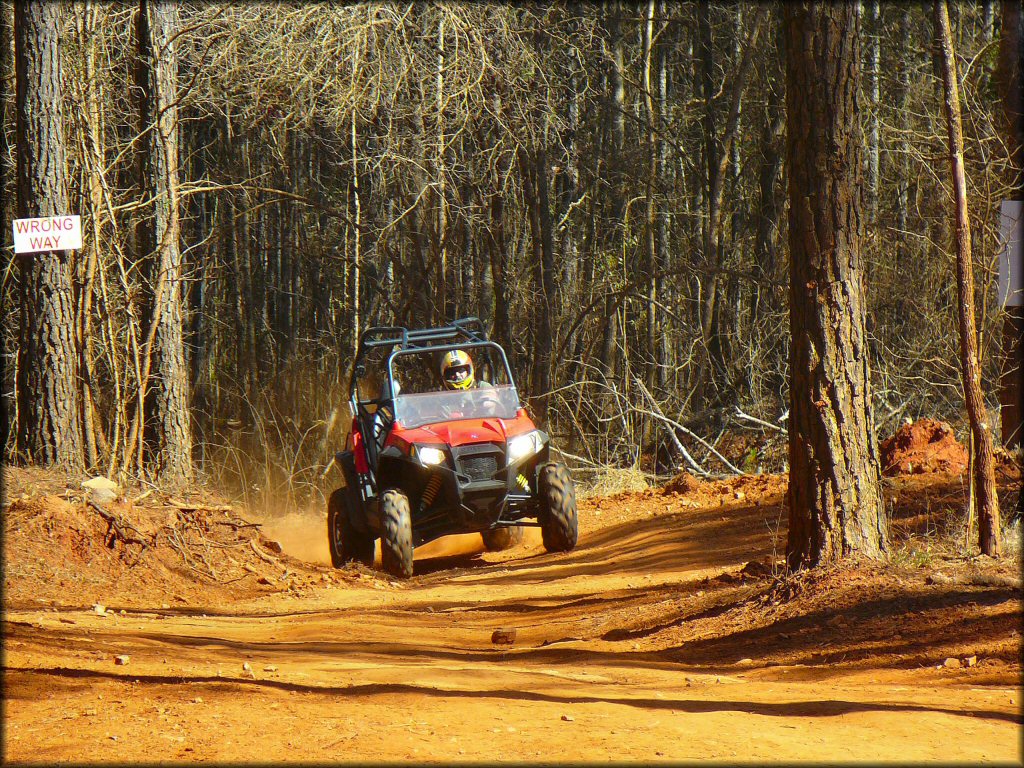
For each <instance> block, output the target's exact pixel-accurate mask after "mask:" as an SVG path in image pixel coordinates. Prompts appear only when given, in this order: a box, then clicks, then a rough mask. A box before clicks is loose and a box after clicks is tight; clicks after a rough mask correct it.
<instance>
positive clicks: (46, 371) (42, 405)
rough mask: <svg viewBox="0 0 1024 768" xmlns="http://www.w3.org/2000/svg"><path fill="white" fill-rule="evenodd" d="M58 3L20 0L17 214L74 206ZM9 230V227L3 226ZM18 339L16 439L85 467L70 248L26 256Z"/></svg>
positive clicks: (38, 455)
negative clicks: (66, 144)
mask: <svg viewBox="0 0 1024 768" xmlns="http://www.w3.org/2000/svg"><path fill="white" fill-rule="evenodd" d="M60 16H61V7H60V6H59V5H57V4H56V3H48V2H42V1H40V2H34V1H32V0H27V1H26V2H19V3H15V6H14V37H15V70H16V77H17V87H16V92H17V166H18V168H17V194H18V209H17V210H18V216H19V218H29V217H38V216H57V215H66V214H68V213H70V211H69V210H68V196H67V186H66V179H65V174H66V167H65V163H64V120H63V109H62V108H61V68H60V59H59V45H58V29H59V24H60ZM5 234H6V233H5ZM19 263H20V266H21V270H20V272H21V335H20V339H19V345H18V446H19V452H21V453H22V454H23V455H24V456H25V457H27V458H28V459H29V460H31V461H33V462H37V463H39V464H45V465H59V466H62V467H66V468H78V467H81V466H82V459H83V453H82V421H81V419H82V410H81V393H80V389H79V382H78V379H79V358H78V354H77V351H76V345H75V312H74V306H73V302H74V295H73V287H72V266H71V265H72V252H71V251H46V252H41V253H35V254H27V255H23V256H21V257H20V259H19Z"/></svg>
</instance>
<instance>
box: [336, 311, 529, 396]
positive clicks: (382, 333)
mask: <svg viewBox="0 0 1024 768" xmlns="http://www.w3.org/2000/svg"><path fill="white" fill-rule="evenodd" d="M437 342H448V343H437ZM388 346H390V347H396V346H397V347H398V349H395V350H393V351H392V352H391V354H389V355H388V362H387V375H388V387H387V390H388V391H389V392H394V385H395V380H394V368H393V367H394V361H395V358H396V357H398V356H399V355H411V354H414V353H416V352H423V351H425V350H430V351H432V352H446V351H448V350H452V349H475V348H480V347H490V348H493V349H496V350H498V352H499V353H501V360H502V362H503V363H504V364H505V375H506V376H507V377H508V380H509V382H512V381H513V379H512V369H511V367H510V366H509V364H508V356H507V355H506V354H505V350H504V349H502V348H501V345H500V344H496V343H495V342H493V341H491V340H489V339H488V338H487V332H486V331H485V330H484V324H483V323H482V322H481V321H480V318H478V317H461V318H459V319H458V320H453V321H452V323H451V325H444V326H440V327H437V328H422V329H416V330H409V329H408V328H405V327H404V326H400V325H378V326H374V327H372V328H367V329H366V330H365V331H363V333H362V335H361V336H360V338H359V347H358V349H357V350H356V364H355V366H354V367H353V369H352V379H351V381H349V399H350V400H351V401H352V404H353V405H354V406H359V405H363V404H371V403H375V404H377V405H380V404H381V402H382V400H381V399H380V398H377V399H370V400H360V399H359V398H358V388H357V386H356V385H357V382H358V381H359V379H360V378H362V376H364V375H365V373H366V366H365V364H364V358H365V356H366V353H367V352H368V351H369V350H371V349H374V348H377V347H388Z"/></svg>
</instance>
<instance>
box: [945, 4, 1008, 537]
mask: <svg viewBox="0 0 1024 768" xmlns="http://www.w3.org/2000/svg"><path fill="white" fill-rule="evenodd" d="M935 27H936V34H937V36H938V39H939V44H940V47H941V51H940V59H941V61H940V64H941V67H942V83H943V93H944V95H945V99H944V105H945V111H946V127H947V131H948V136H949V161H950V165H951V166H952V175H953V199H954V207H955V215H956V285H957V299H958V300H957V318H958V321H959V329H960V373H961V376H962V378H963V382H964V400H965V402H966V405H967V418H968V419H969V420H970V422H971V435H972V437H973V438H974V440H973V442H974V454H973V456H972V465H973V471H974V504H975V506H976V508H977V513H978V545H979V546H980V547H981V551H982V554H985V555H990V556H992V557H998V556H999V497H998V496H997V495H996V475H995V460H994V458H993V456H992V429H991V426H990V425H989V421H988V413H987V412H986V408H985V397H984V394H983V393H982V391H981V368H980V366H979V365H978V333H977V329H976V327H975V321H974V264H973V261H972V258H971V219H970V216H969V214H968V210H967V179H966V176H965V174H964V137H963V131H962V128H961V124H960V86H959V82H958V80H957V72H956V62H955V61H954V59H953V38H952V32H951V30H950V25H949V11H948V8H947V6H946V2H945V0H935Z"/></svg>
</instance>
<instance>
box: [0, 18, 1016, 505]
mask: <svg viewBox="0 0 1024 768" xmlns="http://www.w3.org/2000/svg"><path fill="white" fill-rule="evenodd" d="M150 5H151V11H150V13H149V14H147V15H145V16H144V17H143V16H142V15H140V14H139V10H138V9H139V6H138V5H137V4H107V3H89V2H82V3H74V4H66V5H64V4H56V3H54V4H52V6H51V9H50V11H49V13H51V23H52V28H53V32H54V34H56V35H57V39H58V41H59V46H57V48H56V50H57V51H58V56H57V59H56V60H55V61H54V62H53V66H54V69H53V73H54V77H55V83H57V86H58V88H59V92H60V99H61V103H62V108H63V114H62V120H61V123H62V130H63V138H62V140H61V141H59V142H58V143H59V145H60V147H59V150H60V156H59V162H60V163H61V166H62V168H63V170H64V172H63V178H64V185H63V186H64V190H63V193H64V194H66V204H67V211H59V212H61V213H64V212H71V213H80V214H81V215H82V217H83V223H84V228H85V247H84V248H83V250H81V251H79V252H75V253H69V254H68V256H67V258H68V259H69V261H70V264H69V265H68V266H69V274H70V275H71V279H72V285H71V294H70V295H71V296H72V301H71V302H70V303H69V304H68V305H67V307H66V311H67V313H68V314H67V317H66V318H65V319H66V321H67V327H68V328H69V329H71V333H70V334H69V335H68V340H67V344H69V345H70V347H69V348H70V349H71V354H69V355H66V357H67V358H68V359H67V360H65V361H64V363H63V364H66V365H69V366H72V368H73V371H71V373H70V374H69V376H68V377H67V381H69V382H72V386H71V389H73V390H74V391H72V392H71V393H70V394H69V395H68V397H69V398H71V400H70V401H69V402H73V404H74V412H75V414H76V416H75V420H76V423H77V424H78V425H79V427H78V429H79V432H78V434H77V436H76V440H77V442H76V441H75V440H72V441H71V442H68V441H64V442H63V446H64V448H65V449H66V450H65V454H62V455H61V456H58V457H56V458H58V459H59V460H60V461H61V462H63V463H68V464H70V465H78V466H80V467H81V468H85V469H88V470H90V471H93V472H96V473H100V474H107V475H110V476H118V475H122V476H123V475H145V476H147V477H149V478H151V479H154V480H157V479H160V480H163V481H186V482H187V481H191V480H193V479H195V478H196V477H197V476H198V477H200V478H202V479H204V480H208V481H210V482H212V483H214V484H217V485H219V486H221V487H224V488H230V489H233V490H234V491H236V492H237V493H239V494H241V495H243V496H244V497H245V500H246V502H247V503H249V504H262V503H266V502H268V501H272V502H273V503H274V504H275V505H277V506H278V507H281V506H282V505H285V506H287V505H304V504H306V503H307V502H310V501H313V500H317V501H319V500H320V499H321V496H320V494H321V493H322V490H321V483H320V478H321V475H322V473H323V472H324V469H325V467H326V465H327V463H328V462H329V461H330V459H331V456H332V455H333V453H334V451H335V450H337V449H338V448H340V446H341V443H342V441H343V439H344V434H345V432H346V431H347V427H348V424H347V410H346V409H345V405H344V403H345V400H346V398H347V386H348V377H349V375H350V372H351V369H350V364H351V361H352V356H353V352H354V348H355V344H356V341H357V339H358V335H359V333H360V331H361V330H362V329H364V328H366V327H368V326H370V325H377V324H387V325H390V324H400V325H409V326H427V325H431V324H437V323H445V322H447V321H449V320H451V319H452V318H454V317H459V316H464V315H478V316H479V317H481V318H482V319H483V321H484V323H485V325H486V326H487V327H488V328H489V329H490V331H491V334H492V336H493V337H494V338H495V339H496V340H497V341H499V342H500V343H502V344H503V345H504V346H505V348H506V350H507V351H508V353H509V357H510V362H511V363H512V365H513V368H514V369H515V372H516V375H517V380H518V382H519V386H520V389H521V390H522V392H523V393H524V394H525V395H526V396H527V397H528V398H529V402H530V407H531V410H532V411H533V413H534V414H535V416H536V418H537V419H538V421H539V422H540V423H541V424H542V425H543V426H545V427H546V428H547V429H548V430H549V431H550V432H551V433H552V434H553V435H554V439H555V443H556V445H558V446H560V447H562V448H563V449H564V450H565V452H566V453H567V454H568V455H570V456H571V457H573V460H574V461H575V462H576V463H577V464H578V465H580V466H594V467H607V466H613V467H624V468H634V469H639V468H643V469H646V470H648V471H651V470H653V469H655V468H659V469H662V470H663V471H664V470H666V469H667V468H669V467H672V466H687V464H686V462H685V461H684V460H683V459H682V458H681V457H680V456H679V454H678V452H677V448H678V443H677V441H678V440H688V438H689V437H690V435H689V434H688V433H692V434H693V435H699V436H702V437H703V438H704V439H705V440H707V441H708V442H709V443H712V444H717V443H718V439H719V438H721V436H722V434H723V433H724V432H726V431H728V430H738V429H742V428H750V427H751V426H753V427H754V428H755V429H757V430H760V431H762V432H765V434H768V435H771V434H775V433H779V436H780V439H781V443H780V445H782V446H784V443H785V436H784V433H783V430H784V429H785V427H786V420H785V415H786V412H787V408H788V391H787V370H788V357H789V336H788V328H789V307H788V279H789V264H788V256H787V247H786V244H787V229H786V228H787V216H786V206H787V195H786V193H787V169H786V167H785V156H786V152H785V124H786V114H785V104H786V101H785V54H784V51H783V50H782V45H783V38H782V24H781V16H782V9H781V7H780V6H778V5H753V4H750V5H748V4H742V3H740V4H703V3H687V4H678V3H669V2H665V0H652V1H651V2H646V3H636V4H632V3H615V2H612V3H605V4H600V5H598V4H588V5H564V4H563V5H552V6H532V5H526V6H518V5H515V6H513V5H504V4H501V5H497V4H495V5H469V4H426V3H422V4H421V3H409V4H394V3H371V4H366V5H355V6H343V7H338V6H327V5H314V4H236V5H220V4H207V3H180V4H156V5H153V4H150ZM1003 5H1004V6H1009V7H1011V8H1012V7H1014V5H1015V4H1013V3H1004V4H1003ZM1016 6H1017V8H1018V11H1017V12H1018V13H1019V4H1016ZM858 7H859V9H860V14H861V20H860V34H861V38H862V39H861V51H862V61H861V68H862V76H861V78H860V87H861V90H862V92H861V93H860V99H859V114H860V118H861V120H862V128H863V135H864V138H865V151H864V153H863V156H864V168H863V174H864V180H865V185H864V193H865V200H864V203H865V204H864V206H863V213H864V216H865V217H866V221H865V228H864V231H865V233H866V239H865V242H864V245H863V254H864V263H865V265H866V285H867V290H866V299H867V306H868V338H869V344H870V355H871V359H870V363H871V374H872V379H873V397H874V410H875V422H876V426H877V430H878V434H879V436H885V435H887V434H891V432H892V431H893V429H894V427H895V425H897V424H898V423H899V422H900V420H902V419H904V418H907V417H909V418H917V417H919V416H923V415H927V416H931V417H936V418H943V419H947V420H949V421H951V422H953V423H954V424H955V425H956V426H957V427H958V431H961V433H962V434H966V428H965V427H964V426H963V425H964V419H963V416H962V413H963V395H962V389H961V379H960V372H959V369H958V363H957V348H958V340H957V332H956V327H957V326H956V302H957V295H956V280H955V275H954V271H953V270H954V259H953V248H954V243H953V221H952V219H951V215H950V209H951V191H950V180H949V174H948V161H947V146H946V124H945V118H944V115H943V111H942V110H943V97H942V81H941V73H940V71H939V59H938V57H939V52H938V49H937V47H936V45H935V40H934V25H933V22H932V18H931V7H930V5H917V4H907V3H898V4H897V3H893V4H886V3H877V2H865V3H862V4H860V5H859V6H858ZM950 13H951V16H952V30H953V37H954V47H955V50H956V53H957V61H958V65H959V72H960V75H961V89H962V90H961V98H962V101H963V119H964V123H963V130H964V140H965V165H966V177H967V181H968V185H969V189H968V193H969V199H970V204H971V207H970V214H971V225H972V227H971V231H972V234H973V254H974V259H975V263H974V267H975V274H976V289H977V295H976V303H977V307H978V309H979V316H978V329H979V341H980V354H981V363H982V387H983V390H984V391H985V392H986V393H987V394H988V395H989V402H988V407H989V410H990V411H991V412H992V413H995V412H997V410H996V409H997V407H998V402H997V398H996V391H997V382H998V379H999V376H1000V370H1001V366H1002V359H1001V354H1000V350H1001V340H1002V335H1001V334H1002V323H1003V317H1002V313H1001V311H1000V307H999V297H998V296H997V292H996V271H997V270H996V265H997V259H998V254H999V251H1000V248H1001V247H1002V243H1001V242H1000V235H999V210H1000V203H1001V201H1002V200H1003V199H1005V198H1009V197H1012V196H1013V185H1014V183H1015V181H1014V176H1013V174H1012V173H1011V165H1010V162H1009V157H1010V151H1009V150H1008V148H1007V143H1006V141H1005V129H1004V126H1003V119H1004V117H1003V108H1004V107H1003V101H1002V95H1001V92H1000V82H999V77H998V74H999V68H1000V60H999V59H1000V32H1001V5H1000V4H999V3H995V2H982V3H954V4H952V5H951V6H950ZM13 15H14V11H13V6H12V5H11V4H10V3H4V4H3V7H2V14H0V17H2V19H3V22H2V28H0V39H2V57H0V58H2V72H0V83H2V93H0V97H2V108H3V116H4V119H3V128H4V129H3V132H2V135H0V141H2V145H0V162H2V164H3V167H2V171H3V176H2V179H0V182H2V185H3V195H2V200H3V202H2V205H0V209H2V216H0V219H2V220H0V224H2V230H0V231H3V232H5V233H6V232H9V231H10V221H11V220H12V218H13V217H14V215H15V198H16V195H15V193H14V190H15V185H16V179H15V173H14V169H15V163H14V157H15V153H16V151H17V136H16V135H15V124H16V121H15V109H16V106H15V91H16V88H15V77H14V73H15V66H14V55H15V52H14V45H13V44H12V39H13V37H12V35H13V31H12V30H13V21H12V20H13ZM140 19H144V23H143V22H142V21H140ZM56 149H57V148H56V145H55V147H54V151H56ZM54 157H55V158H56V157H57V155H54ZM4 237H5V241H4V242H5V244H7V243H8V241H7V240H6V237H7V235H6V234H5V236H4ZM15 265H16V261H15V259H14V257H13V254H12V253H11V250H10V248H9V247H6V248H5V250H4V265H3V282H2V288H0V304H2V308H3V313H4V317H5V318H16V317H18V313H19V311H20V307H21V306H22V305H23V302H24V296H25V291H26V289H27V288H26V284H25V279H24V276H23V273H22V270H19V269H16V268H15ZM156 306H159V307H160V310H159V311H156V312H154V307H156ZM3 334H4V338H3V345H4V346H3V348H4V362H5V365H4V374H3V377H4V378H3V397H4V408H5V412H6V413H7V414H8V421H7V423H8V425H12V424H17V423H18V421H19V420H18V400H19V398H18V397H17V391H18V383H17V382H18V370H17V368H18V350H19V324H18V323H16V322H7V321H5V323H4V325H3ZM174 349H178V350H181V351H182V352H183V353H180V354H179V356H177V357H176V356H175V354H174V352H173V350H174ZM155 400H158V401H159V402H154V401H155ZM751 417H753V418H754V419H759V420H761V421H762V422H766V424H764V423H762V424H760V425H758V424H757V422H755V421H752V420H751ZM994 421H996V422H997V421H998V420H994ZM671 423H675V426H671V428H669V427H670V425H671ZM154 424H155V429H151V427H152V426H153V425H154ZM769 425H770V426H769ZM151 433H155V437H154V436H153V434H151ZM24 437H25V436H24V435H23V434H19V432H18V430H15V429H8V430H7V431H6V432H5V434H4V436H3V438H4V455H5V458H7V459H12V458H14V457H16V456H18V455H19V453H22V454H23V453H24V452H25V451H26V445H25V439H24ZM686 444H687V445H694V444H693V443H691V442H687V443H686ZM696 447H697V448H699V450H700V454H699V456H698V458H699V462H698V463H699V465H700V467H701V469H706V470H708V471H712V472H714V471H722V470H724V469H727V467H726V466H725V465H724V464H723V463H721V462H720V460H719V459H718V458H716V457H715V456H714V455H713V454H712V453H710V452H708V451H706V450H704V448H703V447H700V446H699V444H696ZM673 451H676V452H675V453H674V455H671V456H669V454H671V453H672V452H673ZM659 453H660V455H661V456H662V461H661V462H657V464H658V466H657V467H656V462H655V459H654V457H655V456H656V455H658V454H659ZM695 455H696V451H695ZM733 460H734V461H735V463H736V464H741V465H742V467H743V468H745V469H748V470H751V471H756V470H757V469H764V470H783V469H785V468H786V466H785V451H784V450H781V451H779V452H777V453H774V454H773V453H768V452H761V451H759V450H758V449H757V448H751V449H750V450H749V451H748V452H747V453H746V454H745V455H744V456H742V457H736V456H734V457H733ZM688 468H690V469H693V467H692V466H690V467H688Z"/></svg>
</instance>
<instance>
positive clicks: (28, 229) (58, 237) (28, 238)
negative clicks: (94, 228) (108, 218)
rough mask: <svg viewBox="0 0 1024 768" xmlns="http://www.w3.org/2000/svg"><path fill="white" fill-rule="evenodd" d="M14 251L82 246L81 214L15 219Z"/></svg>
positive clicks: (68, 249)
mask: <svg viewBox="0 0 1024 768" xmlns="http://www.w3.org/2000/svg"><path fill="white" fill-rule="evenodd" d="M13 228H14V252H15V253H37V252H39V251H74V250H78V249H79V248H81V247H82V218H81V216H44V217H42V218H38V219H15V220H14V222H13Z"/></svg>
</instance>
